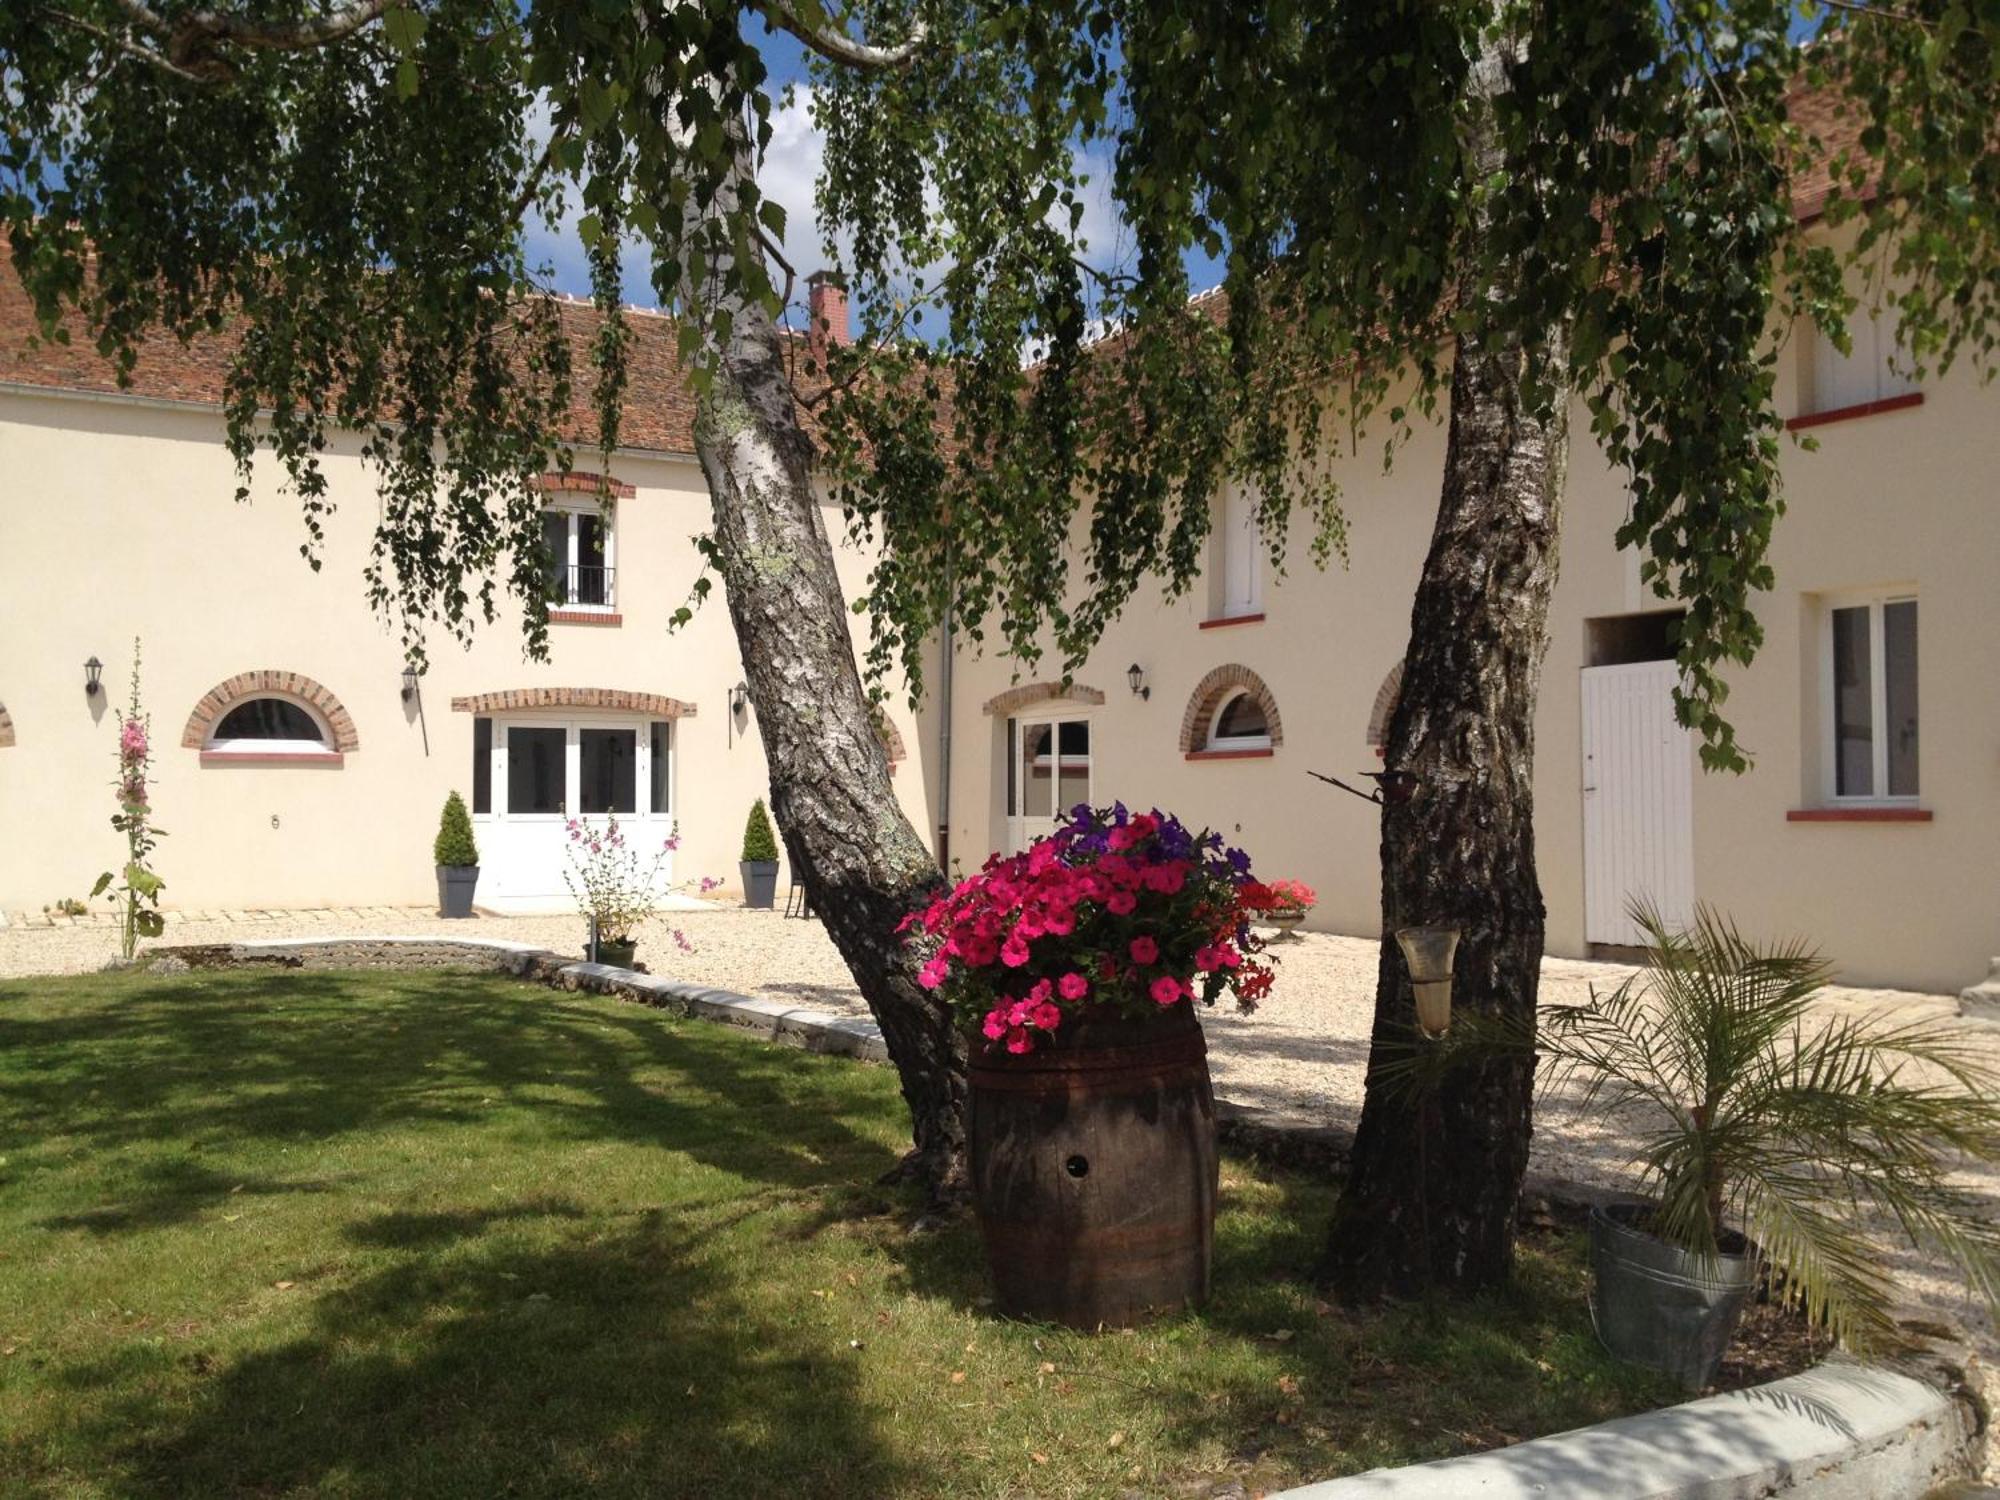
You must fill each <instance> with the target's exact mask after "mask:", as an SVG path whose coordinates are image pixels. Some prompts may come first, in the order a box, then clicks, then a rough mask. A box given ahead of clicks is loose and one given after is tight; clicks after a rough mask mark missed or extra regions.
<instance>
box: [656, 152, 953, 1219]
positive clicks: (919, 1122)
mask: <svg viewBox="0 0 2000 1500" xmlns="http://www.w3.org/2000/svg"><path fill="white" fill-rule="evenodd" d="M737 150H738V156H739V160H740V161H741V162H742V163H743V164H744V165H743V167H742V168H741V171H742V172H743V173H744V174H745V175H747V173H748V171H749V165H748V164H749V162H750V155H749V150H748V144H747V141H745V140H743V139H742V138H741V136H740V134H739V137H738V140H737ZM720 282H721V277H720V275H716V276H715V277H714V278H713V279H712V280H711V282H710V285H719V284H720ZM717 296H718V298H719V300H721V302H722V303H723V305H724V306H725V308H726V310H727V311H728V313H729V315H730V316H729V323H728V326H729V328H730V334H729V337H728V338H727V340H726V341H725V342H724V344H723V345H722V347H720V348H719V349H717V350H715V351H713V352H714V353H715V355H716V356H717V368H716V372H715V379H714V381H713V383H712V385H711V386H710V389H709V391H708V392H707V394H705V395H704V396H703V397H702V398H701V400H700V403H699V406H698V408H697V412H696V418H695V450H696V456H697V457H698V458H699V459H700V461H701V467H702V473H703V474H704V475H705V476H706V478H707V481H708V491H709V498H710V502H711V506H712V509H713V514H714V540H715V559H716V564H717V569H718V571H719V572H720V574H721V576H722V584H723V590H724V595H725V597H726V598H727V600H728V603H729V614H730V618H731V620H732V622H733V623H734V625H735V627H736V640H737V645H738V648H739V649H740V651H741V652H742V657H743V669H744V676H745V679H746V680H747V682H748V683H749V687H750V701H751V703H752V704H753V705H754V706H755V708H756V711H757V726H758V730H759V732H760V734H761V735H762V737H763V741H764V753H765V756H766V758H767V760H768V761H769V767H770V785H771V812H772V815H773V816H774V817H775V818H776V820H777V824H778V829H779V833H780V834H781V836H782V837H783V838H784V841H785V851H786V853H787V854H788V855H789V856H790V858H791V864H792V870H793V872H794V874H795V875H796V877H797V878H798V879H799V880H800V881H801V882H802V883H803V884H804V886H805V889H806V892H807V894H808V896H810V898H811V900H812V907H813V911H814V913H815V914H816V915H817V916H818V917H819V919H820V921H821V922H822V923H823V924H824V925H825V927H826V931H827V935H828V936H829V937H831V938H832V939H833V942H834V946H835V947H837V948H838V949H839V950H840V955H841V957H842V958H843V959H844V960H845V961H846V963H847V966H848V968H849V969H850V970H851V971H852V973H853V975H854V980H855V983H856V984H857V985H858V986H859V987H860V990H861V995H862V998H863V999H864V1000H865V1001H866V1002H867V1004H868V1009H869V1011H870V1013H871V1014H872V1015H873V1016H874V1018H875V1020H876V1022H877V1023H878V1024H879V1025H880V1026H881V1028H882V1035H883V1040H884V1042H885V1043H886V1044H887V1046H888V1050H889V1060H890V1061H891V1063H893V1064H894V1065H895V1068H896V1072H897V1075H898V1077H899V1078H900V1080H901V1082H902V1090H903V1098H904V1100H905V1102H907V1103H908V1105H909V1108H910V1124H911V1131H912V1134H913V1137H914V1141H915V1145H914V1149H913V1150H912V1151H911V1153H910V1154H909V1156H908V1157H906V1158H905V1160H904V1162H903V1164H902V1167H901V1168H900V1175H903V1176H905V1177H909V1178H913V1179H915V1180H917V1181H919V1182H921V1183H922V1184H923V1186H924V1188H925V1191H926V1193H927V1195H928V1197H929V1199H930V1201H931V1203H932V1204H933V1205H940V1206H941V1205H947V1204H950V1203H954V1202H956V1201H957V1200H958V1199H959V1198H960V1197H962V1195H963V1192H964V1187H965V1125H964V1114H965V1095H966V1083H965V1052H964V1042H963V1039H962V1038H961V1037H960V1035H959V1033H958V1030H957V1028H956V1027H955V1025H954V1024H953V1022H952V1018H951V1015H950V1012H949V1011H948V1010H947V1009H946V1008H945V1006H944V1005H943V1004H942V1003H941V1002H940V1001H939V1000H938V999H937V998H936V997H935V995H934V994H933V993H932V992H931V991H928V990H925V989H923V988H922V987H920V986H919V985H918V984H917V965H916V963H915V962H913V961H912V959H911V957H910V954H909V951H908V950H907V949H906V948H905V947H904V945H903V943H902V941H901V938H900V936H899V934H898V931H897V928H898V925H899V924H900V923H901V922H902V920H903V918H904V916H905V915H906V914H908V913H909V912H910V911H911V910H913V909H915V908H917V907H919V906H921V905H923V904H924V903H926V902H927V901H928V900H929V899H930V898H931V896H932V895H933V894H934V893H935V891H936V889H937V887H938V885H939V883H940V881H941V879H942V876H941V874H940V872H939V869H938V864H937V861H936V860H935V859H933V858H932V857H931V853H930V850H929V849H928V848H927V847H926V846H925V844H924V841H923V839H922V838H921V837H919V835H918V834H917V831H916V830H915V829H914V828H912V827H911V826H910V821H909V819H908V818H907V817H905V816H904V814H903V810H902V805H901V804H900V803H899V802H898V801H897V800H896V794H895V790H894V788H893V786H892V785H891V783H890V780H889V761H888V755H887V752H886V751H885V750H884V749H883V747H882V743H881V740H880V738H879V736H878V735H877V734H876V732H875V723H874V716H873V714H872V713H871V712H870V706H869V703H868V699H867V696H866V695H865V693H864V692H863V690H862V685H861V674H860V670H859V668H858V667H857V666H856V664H855V656H854V642H853V639H852V637H851V636H850V635H849V633H848V628H847V621H848V614H849V611H848V607H847V600H846V599H845V597H844V596H843V594H842V592H841V587H840V581H839V578H838V577H837V575H836V574H835V571H834V557H833V546H832V543H831V541H830V539H829V537H828V534H827V529H826V523H825V520H824V518H823V517H822V516H821V514H820V505H819V500H818V497H817V496H816V494H815V493H814V490H813V486H812V474H811V466H812V443H811V439H810V438H809V437H808V435H807V434H806V431H805V429H804V427H803V426H802V425H801V423H800V420H799V411H798V404H797V399H796V396H795V393H794V391H793V389H792V385H791V382H790V380H789V378H788V375H787V371H786V368H785V363H784V358H783V346H782V339H783V337H784V335H783V334H782V332H781V331H780V329H779V328H778V325H777V323H776V321H775V320H774V319H773V318H772V316H771V314H770V313H769V312H768V311H767V310H766V309H765V308H764V307H763V306H761V305H760V304H758V303H755V302H753V301H750V300H748V299H746V298H743V297H740V296H734V295H731V294H728V293H718V294H717ZM712 306H713V305H712V304H711V308H710V309H709V310H712Z"/></svg>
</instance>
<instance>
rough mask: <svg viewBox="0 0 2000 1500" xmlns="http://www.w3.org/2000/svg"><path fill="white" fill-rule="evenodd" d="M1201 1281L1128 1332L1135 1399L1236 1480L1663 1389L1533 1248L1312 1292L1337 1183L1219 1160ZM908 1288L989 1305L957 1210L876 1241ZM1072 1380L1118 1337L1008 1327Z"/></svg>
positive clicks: (1599, 1407) (1293, 1474) (1322, 1472)
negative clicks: (1486, 1264) (1626, 1360)
mask: <svg viewBox="0 0 2000 1500" xmlns="http://www.w3.org/2000/svg"><path fill="white" fill-rule="evenodd" d="M1223 1179H1224V1183H1223V1187H1222V1190H1221V1197H1220V1204H1219V1208H1220V1212H1219V1214H1218V1218H1217V1226H1216V1240H1215V1259H1214V1279H1213V1295H1212V1296H1211V1298H1210V1300H1209V1302H1208V1303H1207V1304H1206V1305H1205V1306H1203V1307H1202V1308H1200V1309H1198V1310H1196V1311H1193V1312H1187V1313H1182V1314H1178V1315H1175V1316H1173V1317H1170V1318H1167V1319H1163V1320H1161V1321H1160V1322H1159V1323H1157V1324H1155V1325H1152V1326H1151V1327H1150V1328H1148V1329H1144V1330H1142V1331H1141V1337H1142V1339H1145V1340H1150V1341H1151V1342H1152V1348H1151V1350H1150V1352H1149V1353H1148V1355H1147V1357H1146V1358H1145V1360H1144V1361H1143V1362H1142V1363H1141V1364H1140V1365H1139V1367H1138V1370H1137V1372H1136V1374H1137V1377H1138V1378H1139V1379H1141V1380H1142V1381H1143V1396H1144V1399H1145V1403H1146V1407H1147V1409H1148V1411H1149V1412H1151V1413H1152V1414H1153V1415H1154V1416H1155V1417H1156V1418H1157V1419H1158V1420H1159V1421H1160V1423H1161V1424H1162V1438H1163V1441H1164V1442H1165V1443H1166V1444H1168V1445H1169V1446H1170V1447H1171V1448H1172V1449H1173V1450H1174V1451H1180V1452H1199V1451H1204V1450H1206V1451H1215V1450H1216V1449H1218V1448H1219V1449H1221V1450H1222V1451H1224V1452H1229V1453H1233V1454H1235V1455H1236V1457H1235V1460H1234V1461H1233V1462H1232V1464H1231V1466H1230V1467H1229V1469H1228V1471H1227V1476H1226V1477H1233V1478H1235V1479H1237V1480H1239V1481H1240V1482H1242V1483H1244V1484H1245V1486H1246V1488H1249V1489H1253V1490H1254V1489H1256V1488H1259V1487H1267V1486H1268V1487H1277V1486H1280V1485H1283V1484H1287V1483H1294V1482H1298V1478H1299V1476H1300V1475H1301V1474H1303V1475H1306V1476H1310V1477H1314V1478H1318V1477H1326V1476H1329V1475H1331V1474H1334V1473H1338V1472H1347V1471H1350V1470H1353V1469H1356V1468H1363V1467H1367V1466H1369V1465H1371V1464H1375V1463H1403V1462H1408V1461H1410V1460H1411V1458H1412V1457H1416V1458H1433V1457H1444V1456H1448V1455H1451V1454H1454V1453H1458V1452H1463V1451H1465V1450H1467V1449H1468V1448H1477V1447H1484V1446H1493V1445H1495V1444H1499V1443H1504V1442H1511V1441H1514V1440H1516V1439H1518V1438H1520V1437H1522V1436H1529V1435H1535V1434H1537V1433H1540V1432H1546V1431H1554V1430H1557V1429H1559V1428H1564V1427H1570V1426H1575V1425H1580V1424H1584V1423H1588V1422H1593V1421H1597V1420H1601V1419H1602V1418H1604V1417H1606V1416H1611V1415H1616V1414H1619V1413H1621V1412H1623V1411H1626V1410H1630V1409H1635V1408H1639V1407H1644V1406H1647V1405H1650V1404H1654V1403H1655V1402H1656V1401H1659V1400H1665V1399H1671V1398H1672V1397H1673V1394H1674V1393H1673V1392H1672V1391H1671V1390H1670V1389H1668V1388H1667V1387H1666V1385H1665V1384H1664V1382H1661V1381H1659V1380H1658V1379H1657V1378H1655V1377H1653V1376H1650V1375H1648V1374H1646V1373H1643V1372H1637V1371H1629V1370H1620V1369H1618V1368H1616V1367H1614V1366H1612V1365H1611V1363H1610V1361H1609V1360H1608V1359H1607V1358H1606V1357H1604V1356H1602V1355H1601V1353H1600V1352H1599V1351H1598V1350H1597V1347H1596V1344H1595V1340H1594V1337H1593V1335H1592V1334H1591V1332H1590V1327H1589V1322H1588V1314H1587V1311H1586V1309H1585V1305H1584V1301H1583V1286H1582V1283H1581V1281H1580V1280H1574V1281H1573V1282H1566V1281H1565V1277H1566V1276H1571V1275H1573V1273H1574V1272H1575V1271H1576V1270H1577V1268H1576V1267H1570V1268H1569V1269H1568V1270H1565V1269H1564V1268H1563V1267H1562V1266H1559V1265H1557V1264H1555V1263H1553V1262H1552V1260H1551V1258H1550V1257H1548V1256H1545V1255H1540V1254H1534V1253H1531V1254H1530V1255H1529V1256H1527V1257H1525V1258H1524V1264H1523V1270H1522V1274H1521V1277H1520V1278H1519V1282H1518V1284H1517V1285H1516V1286H1515V1287H1513V1288H1509V1289H1507V1290H1505V1291H1502V1292H1499V1293H1495V1294H1493V1295H1490V1296H1485V1297H1479V1298H1467V1299H1449V1298H1444V1297H1439V1298H1436V1299H1432V1300H1422V1301H1415V1302H1409V1303H1403V1304H1398V1305H1393V1306H1386V1307H1377V1308H1369V1309H1361V1310H1353V1309H1345V1308H1339V1307H1335V1306H1333V1305H1331V1304H1329V1303H1328V1302H1326V1301H1325V1300H1324V1299H1323V1296H1322V1293H1321V1292H1320V1290H1319V1289H1318V1288H1317V1287H1316V1286H1315V1284H1314V1281H1313V1272H1314V1267H1315V1264H1316V1262H1317V1260H1318V1258H1319V1255H1320V1253H1321V1251H1322V1250H1323V1248H1324V1243H1325V1233H1326V1226H1327V1223H1328V1220H1329V1217H1330V1215H1331V1213H1332V1209H1333V1203H1334V1197H1335V1194H1336V1192H1337V1190H1338V1185H1337V1183H1335V1182H1332V1181H1317V1180H1314V1179H1312V1178H1309V1177H1306V1176H1303V1175H1301V1174H1297V1173H1289V1172H1267V1171H1265V1170H1263V1169H1261V1168H1259V1167H1256V1166H1254V1165H1253V1164H1251V1163H1248V1162H1246V1161H1244V1160H1242V1159H1240V1158H1233V1157H1225V1158H1224V1167H1223ZM887 1248H888V1250H889V1253H891V1254H892V1255H894V1256H895V1258H896V1259H897V1261H898V1263H899V1266H900V1269H901V1272H902V1275H903V1277H904V1278H905V1284H906V1285H907V1286H908V1287H909V1289H910V1290H912V1291H915V1292H918V1293H921V1294H924V1295H929V1296H935V1297H940V1298H943V1299H945V1300H946V1301H948V1302H950V1303H952V1304H953V1305H954V1306H957V1307H960V1308H961V1309H964V1310H967V1311H974V1312H980V1313H986V1314H989V1315H990V1314H991V1312H992V1308H991V1305H990V1302H989V1301H988V1297H987V1294H988V1291H989V1282H988V1277H987V1272H986V1266H985V1258H984V1250H983V1247H982V1245H981V1242H980V1240H979V1237H978V1233H977V1229H976V1226H973V1225H971V1224H965V1225H961V1226H956V1227H954V1228H953V1229H950V1230H947V1231H945V1232H941V1233H938V1234H933V1235H925V1236H916V1237H907V1238H904V1239H902V1240H900V1241H898V1242H892V1243H890V1244H889V1245H888V1247H887ZM1021 1327H1022V1333H1023V1335H1024V1336H1028V1335H1032V1336H1033V1337H1035V1338H1036V1339H1038V1340H1039V1342H1038V1343H1037V1344H1036V1348H1037V1349H1038V1350H1044V1349H1045V1350H1046V1351H1047V1354H1048V1357H1049V1358H1050V1359H1052V1360H1054V1361H1055V1362H1056V1363H1057V1364H1058V1365H1059V1366H1061V1368H1062V1369H1064V1370H1065V1371H1072V1370H1073V1371H1075V1372H1076V1378H1077V1379H1078V1380H1079V1381H1082V1382H1087V1381H1089V1380H1090V1379H1092V1378H1093V1371H1094V1370H1095V1369H1096V1368H1097V1367H1098V1366H1100V1365H1101V1366H1102V1378H1105V1379H1112V1380H1117V1381H1119V1382H1120V1383H1127V1382H1130V1381H1132V1380H1133V1379H1134V1378H1135V1371H1134V1369H1133V1368H1132V1367H1131V1366H1130V1365H1128V1364H1122V1363H1120V1360H1121V1357H1122V1356H1121V1346H1122V1347H1129V1345H1127V1344H1126V1341H1125V1340H1124V1339H1123V1338H1122V1337H1118V1336H1113V1335H1109V1334H1104V1333H1095V1334H1093V1333H1085V1332H1078V1331H1073V1330H1069V1329H1063V1328H1057V1327H1052V1326H1048V1325H1022V1326H1021Z"/></svg>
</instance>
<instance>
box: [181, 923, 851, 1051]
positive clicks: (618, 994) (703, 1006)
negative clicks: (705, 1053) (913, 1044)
mask: <svg viewBox="0 0 2000 1500" xmlns="http://www.w3.org/2000/svg"><path fill="white" fill-rule="evenodd" d="M145 962H146V967H147V968H149V969H150V970H151V971H152V972H154V973H179V972H183V971H186V970H189V969H237V968H256V967H260V966H275V967H278V968H286V969H402V970H410V969H475V970H479V971H482V972H485V973H493V974H510V975H513V976H514V977H515V978H518V979H526V980H530V981H532V982H534V983H538V984H546V985H548V986H550V987H551V988H554V989H559V990H567V991H571V992H575V991H588V992H590V993H592V994H599V995H610V996H612V997H614V998H615V999H619V1000H628V1001H632V1002H635V1003H637V1004H640V1005H650V1006H652V1007H654V1008H655V1009H657V1010H664V1011H668V1012H671V1013H672V1014H675V1015H682V1016H692V1017H696V1018H698V1019H701V1020H708V1021H724V1022H728V1023H729V1024H731V1025H734V1026H742V1027H745V1028H746V1029H748V1030H751V1031H755V1032H758V1033H759V1034H761V1035H763V1036H767V1037H769V1038H771V1039H772V1040H773V1041H777V1042H784V1043H787V1044H789V1045H791V1046H796V1047H803V1048H804V1049H806V1050H807V1051H809V1052H826V1053H833V1054H837V1055H840V1056H844V1057H854V1058H859V1059H861V1060H862V1061H863V1062H887V1061H888V1060H889V1049H888V1046H887V1044H886V1043H884V1042H883V1040H882V1028H881V1027H880V1026H877V1025H876V1024H875V1023H874V1022H873V1021H871V1020H865V1019H863V1018H861V1017H859V1016H842V1015H835V1014H834V1013H833V1012H831V1011H824V1010H811V1009H808V1008H806V1007H804V1006H796V1005H785V1004H782V1003H780V1002H779V1001H776V1000H759V999H756V998H754V997H752V996H749V995H739V994H737V993H735V992H734V991H733V990H718V989H711V988H709V987H708V986H706V985H699V984H689V983H687V982H686V981H684V980H679V979H668V978H666V977H664V976H662V975H657V974H641V973H639V972H637V971H636V970H633V969H619V968H614V967H612V966H611V965H610V964H593V963H586V962H583V961H580V960H578V959H574V958H571V957H570V956H569V955H567V954H564V953H557V952H554V951H553V950H551V949H548V948H537V947H534V946H533V945H531V944H528V943H504V942H498V941H495V940H492V939H487V938H440V937H352V938H286V939H277V940H273V941H269V942H245V943H195V944H185V945H182V946H179V947H164V948H153V949H149V950H148V952H147V954H146V960H145Z"/></svg>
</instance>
